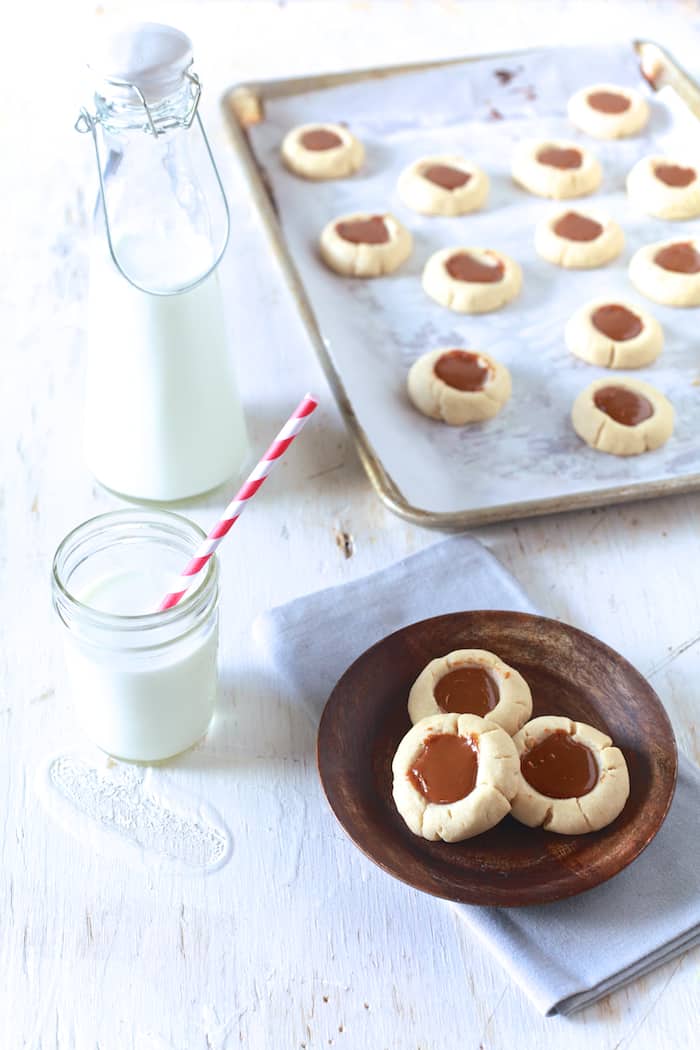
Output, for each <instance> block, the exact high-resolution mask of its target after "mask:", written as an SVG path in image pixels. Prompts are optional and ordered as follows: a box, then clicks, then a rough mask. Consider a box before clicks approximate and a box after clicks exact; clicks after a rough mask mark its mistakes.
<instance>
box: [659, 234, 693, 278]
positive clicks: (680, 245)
mask: <svg viewBox="0 0 700 1050" xmlns="http://www.w3.org/2000/svg"><path fill="white" fill-rule="evenodd" d="M654 262H655V263H656V265H657V266H660V267H661V268H662V269H663V270H671V272H672V273H700V252H698V251H697V249H696V247H695V245H694V244H691V242H690V241H678V242H677V243H676V244H667V245H666V247H665V248H660V249H659V251H658V252H657V253H656V255H655V256H654Z"/></svg>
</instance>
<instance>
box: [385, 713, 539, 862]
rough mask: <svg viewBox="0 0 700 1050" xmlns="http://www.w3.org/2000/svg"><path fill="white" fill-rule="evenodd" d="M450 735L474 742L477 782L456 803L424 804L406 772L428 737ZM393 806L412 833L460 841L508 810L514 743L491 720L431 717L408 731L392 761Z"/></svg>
mask: <svg viewBox="0 0 700 1050" xmlns="http://www.w3.org/2000/svg"><path fill="white" fill-rule="evenodd" d="M443 733H451V734H454V735H458V736H463V737H470V736H471V737H473V738H475V739H476V740H477V746H478V751H479V758H478V768H477V775H476V784H475V786H474V789H473V791H471V792H470V793H469V794H468V795H467V796H465V798H462V799H459V800H458V801H457V802H448V803H444V804H438V803H434V802H428V801H427V799H425V798H424V796H423V795H422V794H421V793H420V791H418V790H417V788H415V787H414V786H413V784H412V783H411V781H410V779H409V770H410V769H411V766H412V765H413V763H414V762H415V760H416V758H417V756H418V755H419V753H420V752H421V750H422V748H423V744H424V743H425V741H426V740H427V739H428V738H429V737H431V736H438V735H441V734H443ZM391 768H392V772H393V774H394V787H393V795H394V802H395V803H396V808H397V809H398V811H399V813H400V814H401V816H402V817H403V819H404V820H405V821H406V824H407V825H408V827H409V828H410V829H411V831H412V832H413V834H414V835H420V836H421V837H422V838H424V839H429V840H430V841H431V842H435V841H437V840H439V839H442V841H443V842H461V841H462V839H468V838H471V837H472V836H473V835H480V834H481V832H482V831H488V830H489V828H492V827H494V826H495V825H496V824H498V823H499V822H500V821H501V820H502V819H503V817H505V816H506V814H507V813H509V812H510V800H511V798H512V797H513V795H514V794H515V791H516V789H517V786H518V779H519V775H520V767H519V763H518V755H517V752H516V750H515V747H514V745H513V741H512V740H511V738H510V737H509V736H508V734H507V733H506V732H505V730H503V729H501V728H500V726H498V725H496V723H495V722H492V721H490V722H489V721H486V720H485V719H483V718H478V717H477V716H476V715H433V716H432V717H431V718H424V719H423V720H422V721H421V722H418V723H417V724H416V725H414V726H413V728H412V729H410V730H409V731H408V733H406V736H405V737H404V738H403V740H402V741H401V743H400V744H399V746H398V748H397V750H396V754H395V755H394V761H393V762H392V766H391Z"/></svg>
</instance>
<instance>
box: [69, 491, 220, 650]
mask: <svg viewBox="0 0 700 1050" xmlns="http://www.w3.org/2000/svg"><path fill="white" fill-rule="evenodd" d="M127 523H130V524H132V525H134V526H137V527H138V526H148V525H151V526H155V527H157V526H159V525H160V526H165V528H166V529H167V527H168V525H170V530H169V531H170V532H171V534H174V535H179V536H180V538H183V539H184V538H185V536H184V535H183V534H184V533H186V532H188V533H189V534H190V536H191V537H192V539H193V541H194V543H199V542H200V541H201V540H204V539H206V533H205V532H204V530H203V529H202V528H200V526H199V525H197V524H196V522H194V521H191V520H190V519H189V518H186V517H185V516H184V515H183V514H177V513H175V512H174V511H170V510H155V509H150V508H142V507H135V508H133V509H132V508H127V509H124V510H114V511H107V512H105V513H102V514H96V515H94V516H93V517H92V518H88V519H87V520H86V521H83V522H81V523H80V524H79V525H76V526H75V528H73V529H71V531H70V532H68V533H67V534H66V535H65V536H64V538H63V539H62V540H61V542H60V543H59V545H58V547H57V548H56V552H55V554H54V556H53V561H52V565H51V582H52V586H53V588H54V592H55V593H54V597H55V598H57V599H58V600H59V601H60V603H61V604H62V605H64V606H65V608H66V610H67V611H69V612H72V613H74V614H77V615H79V616H80V617H81V618H82V619H83V620H85V621H87V622H89V623H90V624H91V625H92V626H94V627H97V628H105V629H108V630H120V631H139V632H143V631H148V630H156V629H161V628H164V627H175V626H177V625H178V624H179V623H181V622H182V621H185V620H187V619H188V617H191V616H192V615H193V614H196V613H197V612H198V611H199V610H200V608H201V607H203V606H204V605H205V604H206V603H208V602H209V601H210V599H211V598H212V595H214V596H215V594H216V591H217V588H218V579H219V566H218V561H217V558H216V555H214V556H213V557H212V558H210V559H209V562H208V564H207V568H206V569H205V571H204V577H203V579H202V582H201V583H200V585H199V586H198V587H196V588H193V589H192V590H191V591H189V592H188V593H186V594H185V595H183V597H182V598H181V599H180V601H179V602H178V603H177V605H174V606H172V608H170V609H165V610H163V611H161V610H154V611H153V612H150V613H137V614H135V615H134V614H122V613H109V612H104V611H103V610H101V609H95V608H93V607H92V606H90V605H87V604H86V603H85V602H82V601H80V599H79V598H77V597H76V596H75V594H73V592H72V591H71V590H70V588H69V587H68V585H67V582H66V581H65V580H64V577H63V573H62V569H63V567H64V563H65V561H66V560H67V559H68V558H69V557H70V555H71V553H73V552H75V550H77V549H78V547H79V546H80V544H81V542H83V541H85V540H87V539H88V538H90V537H94V536H98V535H99V534H100V532H101V531H104V532H107V531H108V530H109V529H111V528H114V527H116V526H119V525H120V524H123V525H126V524H127ZM178 527H179V528H178ZM193 546H194V544H193ZM86 557H89V555H87V556H86ZM56 604H57V606H58V601H57V602H56ZM59 615H60V610H59ZM61 618H63V617H61Z"/></svg>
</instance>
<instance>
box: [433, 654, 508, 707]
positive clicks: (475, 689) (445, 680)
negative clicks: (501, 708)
mask: <svg viewBox="0 0 700 1050" xmlns="http://www.w3.org/2000/svg"><path fill="white" fill-rule="evenodd" d="M433 696H434V697H435V700H436V701H437V705H438V707H439V708H440V710H441V711H445V712H447V713H448V714H457V715H479V717H480V718H483V717H484V715H487V714H488V713H489V711H493V709H494V707H495V706H496V704H497V703H498V686H497V685H496V683H495V682H494V680H493V678H492V677H491V675H490V674H489V673H488V671H485V670H484V668H483V667H458V668H456V670H454V671H448V672H447V674H446V675H443V676H442V678H441V679H440V680H439V681H438V682H436V683H435V688H434V689H433Z"/></svg>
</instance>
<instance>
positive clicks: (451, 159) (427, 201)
mask: <svg viewBox="0 0 700 1050" xmlns="http://www.w3.org/2000/svg"><path fill="white" fill-rule="evenodd" d="M398 191H399V197H400V198H401V200H402V201H403V202H404V204H406V205H407V206H408V207H409V208H413V210H414V211H417V212H420V214H421V215H466V214H467V213H468V212H470V211H477V209H479V208H481V207H482V205H483V204H484V201H485V200H486V198H487V196H488V192H489V177H488V175H487V174H486V172H485V171H482V169H481V168H480V167H478V165H476V164H474V163H473V162H472V161H469V160H465V159H464V157H458V156H452V155H447V156H446V155H441V156H437V157H421V159H420V160H416V161H414V162H413V164H409V165H408V167H407V168H404V170H403V171H402V172H401V175H400V176H399V182H398Z"/></svg>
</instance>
